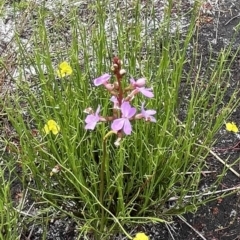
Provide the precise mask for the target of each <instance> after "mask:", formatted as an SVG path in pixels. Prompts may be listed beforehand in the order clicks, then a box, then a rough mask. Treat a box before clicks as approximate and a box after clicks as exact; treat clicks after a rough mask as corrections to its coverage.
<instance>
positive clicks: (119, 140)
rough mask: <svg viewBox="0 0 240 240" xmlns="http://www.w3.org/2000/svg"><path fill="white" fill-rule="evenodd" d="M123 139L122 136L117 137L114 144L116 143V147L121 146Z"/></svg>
mask: <svg viewBox="0 0 240 240" xmlns="http://www.w3.org/2000/svg"><path fill="white" fill-rule="evenodd" d="M121 140H122V138H120V137H119V138H117V140H116V141H115V142H114V145H115V146H116V147H119V146H120V142H121Z"/></svg>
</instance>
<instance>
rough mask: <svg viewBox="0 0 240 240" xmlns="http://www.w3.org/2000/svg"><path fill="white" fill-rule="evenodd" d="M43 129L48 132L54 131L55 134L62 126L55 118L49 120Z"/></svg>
mask: <svg viewBox="0 0 240 240" xmlns="http://www.w3.org/2000/svg"><path fill="white" fill-rule="evenodd" d="M43 130H44V131H45V133H46V134H49V133H50V132H52V133H53V134H54V135H57V134H58V133H59V131H60V127H59V126H58V124H57V123H56V122H55V121H54V120H49V121H48V122H47V124H45V125H44V128H43Z"/></svg>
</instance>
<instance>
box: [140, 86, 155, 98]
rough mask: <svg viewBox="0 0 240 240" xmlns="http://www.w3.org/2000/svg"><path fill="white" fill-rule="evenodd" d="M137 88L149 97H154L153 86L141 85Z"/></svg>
mask: <svg viewBox="0 0 240 240" xmlns="http://www.w3.org/2000/svg"><path fill="white" fill-rule="evenodd" d="M136 89H137V90H138V91H139V92H141V93H142V94H143V95H144V96H146V97H148V98H153V97H154V94H153V93H152V88H145V87H140V88H136Z"/></svg>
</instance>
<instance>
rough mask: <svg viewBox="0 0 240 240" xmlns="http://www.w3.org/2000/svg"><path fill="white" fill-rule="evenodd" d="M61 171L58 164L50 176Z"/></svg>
mask: <svg viewBox="0 0 240 240" xmlns="http://www.w3.org/2000/svg"><path fill="white" fill-rule="evenodd" d="M60 171H61V167H60V166H59V165H58V164H57V165H56V166H55V167H54V168H53V169H52V171H51V172H50V176H52V175H53V174H57V173H59V172H60Z"/></svg>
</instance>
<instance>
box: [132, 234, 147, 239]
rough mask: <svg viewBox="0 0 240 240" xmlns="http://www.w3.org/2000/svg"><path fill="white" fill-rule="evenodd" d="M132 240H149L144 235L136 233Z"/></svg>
mask: <svg viewBox="0 0 240 240" xmlns="http://www.w3.org/2000/svg"><path fill="white" fill-rule="evenodd" d="M133 240H149V237H148V236H147V235H146V234H145V233H137V234H136V237H135V238H133Z"/></svg>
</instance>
